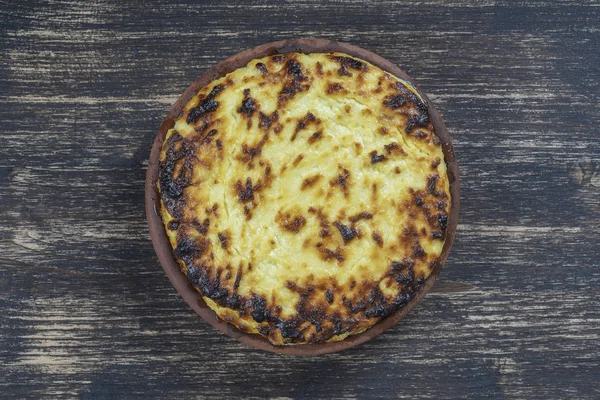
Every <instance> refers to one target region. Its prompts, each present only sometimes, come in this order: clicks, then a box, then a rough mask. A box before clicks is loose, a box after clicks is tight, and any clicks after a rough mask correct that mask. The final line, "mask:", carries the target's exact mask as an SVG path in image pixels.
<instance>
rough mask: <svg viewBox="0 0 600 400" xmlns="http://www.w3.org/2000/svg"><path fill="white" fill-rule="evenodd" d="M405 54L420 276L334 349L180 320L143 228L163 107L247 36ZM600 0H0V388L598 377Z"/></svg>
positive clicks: (468, 391)
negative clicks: (450, 190)
mask: <svg viewBox="0 0 600 400" xmlns="http://www.w3.org/2000/svg"><path fill="white" fill-rule="evenodd" d="M302 36H318V37H324V38H332V39H338V40H341V41H347V42H350V43H352V44H355V45H358V46H361V47H364V48H367V49H369V50H372V51H374V52H376V53H378V54H380V55H382V56H384V57H386V58H388V59H390V60H391V61H393V62H395V63H397V64H398V65H400V66H401V67H402V68H404V69H405V71H406V72H408V73H409V74H410V75H411V76H412V77H413V78H415V80H416V81H417V82H419V83H420V84H421V86H422V87H423V89H424V90H425V91H426V92H427V93H428V94H429V95H430V97H431V98H432V99H433V101H434V102H435V104H436V106H437V107H438V109H439V110H440V111H441V113H442V115H443V116H444V118H445V120H446V124H447V126H448V128H449V130H450V132H451V134H452V135H453V137H454V139H455V148H456V152H457V154H458V159H459V165H460V170H461V175H462V176H461V179H462V200H461V202H462V210H461V217H460V224H459V227H458V232H457V240H456V243H455V246H454V248H453V251H452V253H451V254H450V258H449V260H448V263H447V264H446V268H445V270H444V271H443V272H442V275H441V277H440V281H439V283H438V284H437V286H436V288H435V290H434V291H433V292H432V293H430V294H429V295H428V296H427V297H426V298H425V299H424V300H423V302H422V303H420V304H419V305H418V306H417V308H416V309H415V310H414V311H413V312H412V313H411V314H410V315H409V316H408V317H407V318H406V319H405V320H404V321H403V322H402V323H400V324H399V325H397V326H396V327H395V328H393V329H391V330H390V331H388V332H387V333H385V334H383V335H382V336H380V337H379V338H377V339H375V340H373V341H372V342H370V343H367V344H365V345H362V346H359V347H357V348H354V349H350V350H348V351H345V352H343V353H339V354H331V355H326V356H321V357H314V358H295V357H289V356H280V355H274V354H268V353H263V352H259V351H255V350H253V349H251V348H248V347H246V346H244V345H242V344H239V343H238V342H236V341H234V340H233V339H231V338H229V337H226V336H223V335H221V334H219V333H217V332H216V331H215V329H213V328H212V327H211V326H209V325H208V324H207V323H205V322H204V321H203V320H201V319H200V318H199V317H197V316H196V315H195V314H194V313H193V312H192V310H191V309H190V308H188V306H187V305H186V304H185V303H184V302H183V300H182V299H181V298H180V297H179V295H178V294H177V293H176V292H175V290H174V289H173V287H172V286H171V284H170V283H169V281H168V280H167V278H166V277H165V275H164V273H163V271H162V269H161V267H160V265H159V264H158V261H157V258H156V256H155V254H154V251H153V249H152V245H151V243H150V240H149V237H148V231H147V227H146V220H145V214H144V203H143V196H144V193H143V188H144V174H145V169H146V165H147V159H148V156H149V152H150V146H151V143H152V141H153V139H154V135H155V133H156V131H157V129H158V127H159V125H160V123H161V121H162V119H163V117H164V116H165V114H166V113H167V110H168V109H169V108H170V106H171V105H172V103H173V102H174V101H175V99H176V98H177V96H178V95H179V94H180V93H181V92H182V91H183V90H184V89H185V88H186V87H187V86H188V85H189V84H190V83H191V82H192V81H193V80H194V79H195V78H196V77H198V76H199V75H200V74H201V73H202V72H203V71H205V70H206V69H207V68H209V67H210V66H212V65H214V64H215V63H216V62H218V61H219V60H221V59H223V58H225V57H226V56H229V55H231V54H234V53H236V52H238V51H240V50H242V49H245V48H248V47H250V46H254V45H257V44H261V43H265V42H269V41H273V40H277V39H284V38H292V37H302ZM599 77H600V2H598V1H577V2H576V1H545V2H538V3H530V2H518V3H517V2H515V3H512V2H501V1H491V0H490V1H480V2H469V1H459V0H452V1H445V0H436V1H434V0H431V1H421V2H414V4H410V5H409V4H403V3H396V2H389V1H385V2H383V1H382V2H369V1H348V2H338V1H336V2H326V1H318V0H315V1H305V0H294V1H264V0H261V1H256V2H241V1H212V2H197V3H195V4H192V3H185V2H179V1H174V2H171V1H139V2H136V1H131V2H127V1H122V0H112V1H111V0H106V1H104V0H89V1H81V2H78V1H74V0H71V1H56V0H49V1H31V2H24V1H21V2H15V1H10V0H0V123H1V124H0V126H1V128H0V129H1V136H0V307H1V309H0V312H1V315H0V397H3V398H9V399H13V398H23V397H27V398H32V397H42V396H44V397H51V398H56V397H63V396H64V397H81V398H91V399H103V398H106V399H110V398H129V397H140V396H142V395H143V396H148V397H156V398H192V397H196V396H197V397H199V398H240V397H244V398H264V397H279V398H306V399H315V398H370V397H379V398H406V399H414V398H423V399H442V398H444V399H446V398H454V399H481V398H484V397H487V398H498V399H502V398H506V399H513V398H515V399H516V398H523V399H524V398H527V399H533V398H537V399H567V398H568V399H598V398H600V366H599V364H600V298H599V294H600V290H599V285H600V260H599V259H600V245H599V243H600V233H599V232H600V230H599V229H600V145H599V142H600V128H599V126H600V109H599V102H600V90H599V89H600V87H599V83H598V81H599Z"/></svg>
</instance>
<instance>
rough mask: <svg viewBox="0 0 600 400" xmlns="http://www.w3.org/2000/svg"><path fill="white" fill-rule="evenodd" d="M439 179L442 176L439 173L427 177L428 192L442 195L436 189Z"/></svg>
mask: <svg viewBox="0 0 600 400" xmlns="http://www.w3.org/2000/svg"><path fill="white" fill-rule="evenodd" d="M439 179H440V176H439V175H438V174H433V175H431V176H430V177H429V178H428V179H427V193H429V194H431V195H433V196H436V197H437V196H439V195H440V194H439V192H438V191H437V190H435V186H436V184H437V181H438V180H439Z"/></svg>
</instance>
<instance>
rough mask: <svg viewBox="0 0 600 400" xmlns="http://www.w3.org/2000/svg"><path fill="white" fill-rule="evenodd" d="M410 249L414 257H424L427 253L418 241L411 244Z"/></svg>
mask: <svg viewBox="0 0 600 400" xmlns="http://www.w3.org/2000/svg"><path fill="white" fill-rule="evenodd" d="M412 251H413V255H414V256H415V257H425V256H426V255H427V253H425V249H423V247H421V245H420V244H419V243H418V242H417V243H415V244H414V245H413V246H412Z"/></svg>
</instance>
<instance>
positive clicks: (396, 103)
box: [383, 94, 406, 110]
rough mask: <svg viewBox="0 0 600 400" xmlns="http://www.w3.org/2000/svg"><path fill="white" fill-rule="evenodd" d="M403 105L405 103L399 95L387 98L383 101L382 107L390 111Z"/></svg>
mask: <svg viewBox="0 0 600 400" xmlns="http://www.w3.org/2000/svg"><path fill="white" fill-rule="evenodd" d="M404 103H406V99H405V98H404V96H402V95H401V94H397V95H391V96H387V97H386V98H385V99H384V100H383V105H384V106H386V107H389V108H391V109H392V110H395V109H397V108H400V107H402V106H403V105H404Z"/></svg>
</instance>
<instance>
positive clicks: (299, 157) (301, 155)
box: [292, 154, 304, 167]
mask: <svg viewBox="0 0 600 400" xmlns="http://www.w3.org/2000/svg"><path fill="white" fill-rule="evenodd" d="M303 158H304V154H298V156H297V157H296V158H295V159H294V161H292V165H293V166H294V167H295V166H296V165H298V163H300V161H302V159H303Z"/></svg>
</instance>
